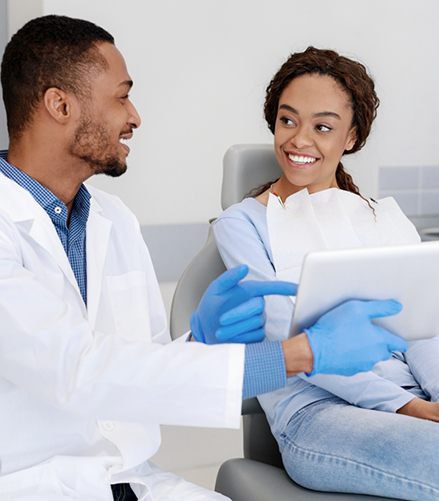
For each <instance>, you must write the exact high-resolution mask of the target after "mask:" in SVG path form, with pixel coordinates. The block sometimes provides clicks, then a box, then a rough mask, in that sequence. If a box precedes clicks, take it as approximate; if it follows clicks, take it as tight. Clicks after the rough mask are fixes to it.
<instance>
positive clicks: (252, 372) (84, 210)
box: [0, 150, 286, 398]
mask: <svg viewBox="0 0 439 501" xmlns="http://www.w3.org/2000/svg"><path fill="white" fill-rule="evenodd" d="M7 154H8V152H7V150H3V151H0V172H1V173H3V174H4V175H5V176H6V177H8V178H9V179H12V180H13V181H15V182H16V183H17V184H19V185H20V186H21V187H22V188H24V189H26V190H27V191H28V192H29V193H30V194H31V195H32V196H33V197H34V199H35V200H36V201H37V202H38V203H39V204H40V205H41V207H42V208H43V209H44V210H45V211H46V213H47V215H48V216H49V217H50V219H51V221H52V223H53V225H54V226H55V229H56V232H57V233H58V236H59V238H60V240H61V243H62V245H63V247H64V250H65V252H66V254H67V257H68V259H69V262H70V266H71V267H72V270H73V273H74V274H75V278H76V281H77V282H78V286H79V290H80V292H81V296H82V299H83V300H84V303H85V304H86V305H87V254H86V247H85V240H86V231H85V230H86V226H87V220H88V215H89V212H90V193H89V192H88V191H87V188H86V187H85V186H84V185H82V186H81V188H80V189H79V191H78V193H77V195H76V197H75V201H74V204H73V209H72V214H71V216H70V225H69V226H68V227H67V215H68V214H67V207H66V206H65V204H64V203H63V202H61V200H60V199H59V198H58V197H56V196H55V195H54V194H53V193H52V192H51V191H49V190H48V189H47V188H45V187H44V186H42V185H41V184H40V183H38V182H37V181H35V179H33V178H31V177H30V176H28V175H27V174H25V173H24V172H23V171H21V170H19V169H17V168H16V167H14V166H13V165H11V164H10V163H8V162H7V161H6V158H7ZM285 384H286V373H285V361H284V356H283V351H282V346H281V343H280V341H276V342H271V343H255V344H250V345H247V346H246V349H245V366H244V384H243V398H250V397H254V396H256V395H260V394H261V393H266V392H268V391H273V390H277V389H278V388H282V387H284V386H285Z"/></svg>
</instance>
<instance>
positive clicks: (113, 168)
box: [95, 161, 127, 177]
mask: <svg viewBox="0 0 439 501" xmlns="http://www.w3.org/2000/svg"><path fill="white" fill-rule="evenodd" d="M96 167H97V169H95V174H104V175H106V176H110V177H119V176H121V175H122V174H125V172H126V171H127V164H126V163H125V162H120V161H116V162H107V163H106V164H105V165H98V166H96Z"/></svg>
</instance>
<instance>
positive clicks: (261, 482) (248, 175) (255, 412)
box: [170, 144, 389, 501]
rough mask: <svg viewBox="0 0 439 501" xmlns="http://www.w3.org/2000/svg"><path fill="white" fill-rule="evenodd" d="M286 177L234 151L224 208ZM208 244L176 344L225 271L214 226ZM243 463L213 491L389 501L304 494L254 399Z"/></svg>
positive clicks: (183, 284)
mask: <svg viewBox="0 0 439 501" xmlns="http://www.w3.org/2000/svg"><path fill="white" fill-rule="evenodd" d="M281 175H282V171H281V169H280V167H279V165H278V163H277V160H276V157H275V154H274V151H273V146H272V145H269V144H242V145H235V146H232V147H231V148H229V150H227V152H226V154H225V156H224V161H223V184H222V191H221V206H222V208H223V210H225V209H227V207H229V206H230V205H232V204H234V203H237V202H240V201H241V200H242V199H243V198H244V196H245V195H246V194H248V193H249V192H250V191H251V190H252V189H253V188H256V187H258V186H260V185H263V184H265V183H267V182H269V181H274V180H276V179H278V178H279V177H280V176H281ZM213 221H214V220H212V221H211V225H210V228H209V234H208V237H207V242H206V244H205V246H204V247H203V249H201V251H200V252H199V253H198V254H197V256H195V258H194V259H193V261H192V262H191V263H190V264H189V266H188V267H187V268H186V270H185V272H184V273H183V275H182V277H181V279H180V281H179V282H178V285H177V288H176V290H175V293H174V297H173V300H172V306H171V320H170V330H171V336H172V338H173V339H175V338H176V337H178V336H180V335H181V334H183V333H185V332H187V331H188V330H189V320H190V317H191V315H192V313H193V312H194V311H195V310H196V309H197V307H198V303H199V302H200V299H201V297H202V295H203V293H204V291H205V290H206V289H207V287H208V286H209V284H210V283H211V282H212V281H213V280H214V279H215V278H217V277H218V276H219V275H220V274H221V273H222V272H224V271H225V270H226V268H225V266H224V264H223V262H222V259H221V256H220V254H219V252H218V249H217V247H216V242H215V236H214V233H213V228H212V223H213ZM242 415H243V429H244V459H242V458H236V459H229V460H228V461H226V462H225V463H223V464H222V465H221V467H220V469H219V471H218V475H217V479H216V485H215V490H216V491H217V492H220V493H221V494H224V495H225V496H228V497H229V498H231V499H232V501H268V500H270V501H325V500H326V501H378V500H381V501H386V500H387V501H388V499H389V498H383V497H376V496H366V495H361V494H338V493H328V492H317V491H312V490H309V489H305V488H303V487H301V486H299V485H298V484H296V483H295V482H293V481H292V480H291V479H290V477H289V476H288V474H287V473H286V471H285V470H284V468H283V465H282V459H281V455H280V452H279V448H278V445H277V442H276V440H275V438H274V437H273V435H272V434H271V431H270V427H269V425H268V422H267V419H266V418H265V414H264V412H263V410H262V408H261V406H260V405H259V402H258V400H257V399H256V398H251V399H248V400H244V401H243V405H242Z"/></svg>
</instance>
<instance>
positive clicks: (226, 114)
mask: <svg viewBox="0 0 439 501" xmlns="http://www.w3.org/2000/svg"><path fill="white" fill-rule="evenodd" d="M46 14H62V15H68V16H72V17H78V18H83V19H87V20H89V21H92V22H95V23H97V24H99V25H101V26H102V27H104V28H105V29H107V30H108V31H109V32H110V33H112V35H113V36H114V37H115V39H116V45H117V47H118V48H119V49H120V50H121V52H122V54H123V55H124V57H125V60H126V62H127V66H128V70H129V72H130V74H131V77H132V78H133V80H134V82H135V85H134V88H133V90H132V92H131V98H132V101H133V103H134V104H135V106H136V107H137V109H138V111H139V113H140V115H141V117H142V120H143V122H142V126H141V127H140V129H139V130H138V131H136V132H135V134H134V138H133V139H132V140H131V141H130V146H131V151H132V153H131V154H130V156H129V170H128V172H127V173H126V174H125V175H124V176H123V177H121V178H119V179H110V178H104V177H96V178H95V179H92V180H90V184H93V185H95V186H98V187H100V188H102V189H104V190H106V191H109V192H111V193H115V194H117V195H119V196H120V197H121V198H122V199H123V201H124V202H125V203H126V204H127V205H128V206H129V207H130V208H131V209H132V210H133V211H134V213H135V214H136V216H137V217H138V219H139V221H140V223H141V225H142V232H143V235H144V237H145V240H146V242H147V244H148V246H149V248H150V252H151V255H152V258H153V261H154V265H155V267H156V271H157V276H158V279H159V281H160V285H161V289H162V293H163V296H164V300H165V304H166V306H167V308H168V310H169V305H170V301H171V297H172V293H173V291H174V288H175V284H176V282H177V280H178V278H179V277H180V275H181V273H182V272H183V270H184V268H185V267H186V265H187V264H188V263H189V262H190V260H191V259H192V257H193V256H194V255H195V254H196V252H197V251H198V250H199V249H200V248H201V247H202V245H203V244H204V241H205V238H206V235H207V228H208V220H209V219H210V218H213V217H216V216H218V215H219V214H220V212H221V207H220V189H221V177H222V158H223V155H224V153H225V152H226V150H227V149H228V148H229V147H230V146H231V145H233V144H238V143H271V142H272V135H271V133H270V132H269V131H268V129H267V127H266V125H265V123H264V120H263V118H262V105H263V101H264V93H265V88H266V86H267V85H268V83H269V81H270V79H271V77H272V76H273V75H274V73H275V72H276V70H277V69H278V68H279V66H280V65H281V64H282V63H283V61H284V60H285V59H286V58H287V57H288V55H289V54H290V53H291V52H295V51H301V50H304V49H305V48H306V47H308V46H309V45H314V46H316V47H319V48H329V49H334V50H336V51H338V52H340V53H341V54H343V55H346V56H348V57H351V58H354V59H356V60H359V61H361V62H362V63H364V64H365V65H366V66H367V68H368V69H369V72H370V73H371V75H372V76H373V77H374V79H375V81H376V86H377V92H378V95H379V97H380V99H381V106H380V108H379V112H378V118H377V120H376V122H375V126H374V129H373V132H372V135H371V137H370V138H369V140H368V143H367V145H366V147H365V148H364V149H363V150H362V151H360V152H359V153H357V154H355V155H352V156H348V157H347V158H346V159H345V162H344V164H345V166H346V167H347V168H348V170H349V171H350V172H351V174H353V176H354V180H355V182H356V183H357V185H358V186H359V187H360V190H361V192H362V194H363V195H364V196H369V197H373V198H380V197H384V196H387V195H392V196H394V197H395V198H396V200H397V201H398V203H399V204H400V205H401V207H402V209H403V210H404V211H405V213H406V214H407V215H409V216H410V217H411V218H412V220H413V221H414V222H415V223H417V224H418V225H420V227H424V226H432V225H433V226H434V225H435V224H436V223H437V219H438V218H439V141H438V140H437V138H436V134H438V133H439V92H438V88H439V60H438V58H437V53H438V49H439V30H438V29H437V20H438V19H439V2H437V0H368V1H367V2H352V1H351V0H331V1H330V2H328V1H327V0H160V1H158V0H124V1H123V2H119V1H116V0H93V1H90V0H0V54H2V53H3V50H4V46H5V44H6V43H7V41H8V40H9V39H10V37H11V36H12V35H13V34H14V33H15V32H16V31H17V30H18V29H19V28H20V27H21V26H22V25H23V24H24V23H25V22H27V21H28V20H29V19H31V18H33V17H37V16H41V15H46ZM435 138H436V139H435ZM7 145H8V139H7V132H6V124H5V116H4V110H3V104H1V105H0V149H4V148H7ZM240 455H242V446H241V431H236V430H232V431H230V430H229V431H227V430H206V429H193V428H185V429H182V428H177V427H166V428H165V429H164V430H163V446H162V449H161V450H160V452H159V453H158V454H157V455H156V457H155V462H157V463H158V464H159V465H160V466H161V467H162V468H164V469H168V470H171V471H174V472H177V473H181V474H183V475H184V476H185V477H186V478H187V479H188V480H192V481H195V482H196V483H199V484H201V485H205V486H206V487H213V483H214V478H215V474H216V471H217V468H218V466H219V464H220V463H221V462H222V461H223V460H225V459H227V458H229V457H238V456H240Z"/></svg>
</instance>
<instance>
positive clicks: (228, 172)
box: [221, 144, 282, 210]
mask: <svg viewBox="0 0 439 501" xmlns="http://www.w3.org/2000/svg"><path fill="white" fill-rule="evenodd" d="M281 175H282V170H281V168H280V167H279V164H278V162H277V159H276V155H275V154H274V149H273V145H272V144H235V145H234V146H232V147H230V148H229V149H228V150H227V151H226V154H225V155H224V160H223V184H222V189H221V206H222V208H223V210H226V209H227V207H230V206H231V205H233V204H236V203H238V202H240V201H241V200H242V199H243V198H244V197H245V195H247V194H248V193H249V192H250V191H251V190H253V189H254V188H257V187H258V186H262V185H263V184H266V183H268V182H270V181H275V180H276V179H278V178H279V177H280V176H281Z"/></svg>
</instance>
